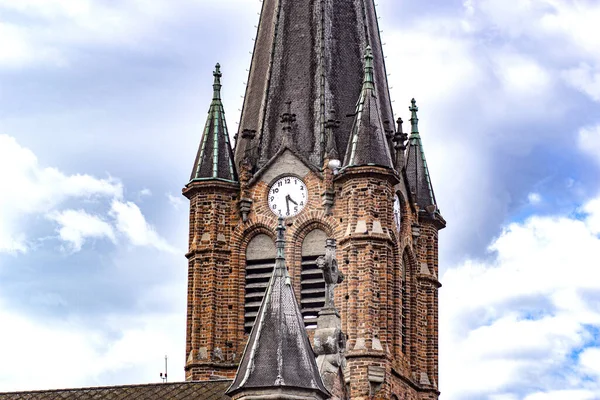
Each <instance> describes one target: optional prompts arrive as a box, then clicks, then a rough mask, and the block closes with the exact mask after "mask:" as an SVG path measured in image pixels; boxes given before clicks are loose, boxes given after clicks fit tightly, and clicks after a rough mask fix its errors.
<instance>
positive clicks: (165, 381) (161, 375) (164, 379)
mask: <svg viewBox="0 0 600 400" xmlns="http://www.w3.org/2000/svg"><path fill="white" fill-rule="evenodd" d="M168 360H169V359H168V357H167V356H165V372H164V374H163V373H162V372H161V373H160V379H161V380H162V382H163V383H167V382H168V380H167V370H168Z"/></svg>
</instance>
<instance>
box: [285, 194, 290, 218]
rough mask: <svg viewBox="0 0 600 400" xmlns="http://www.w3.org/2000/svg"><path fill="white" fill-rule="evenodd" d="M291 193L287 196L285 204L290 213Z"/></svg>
mask: <svg viewBox="0 0 600 400" xmlns="http://www.w3.org/2000/svg"><path fill="white" fill-rule="evenodd" d="M290 200H291V198H290V195H289V194H288V195H287V196H285V205H286V206H287V214H288V215H290Z"/></svg>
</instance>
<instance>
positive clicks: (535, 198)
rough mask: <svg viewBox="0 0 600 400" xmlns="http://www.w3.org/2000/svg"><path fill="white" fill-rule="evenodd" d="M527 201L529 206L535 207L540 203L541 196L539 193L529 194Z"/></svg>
mask: <svg viewBox="0 0 600 400" xmlns="http://www.w3.org/2000/svg"><path fill="white" fill-rule="evenodd" d="M527 201H529V204H531V205H533V206H536V205H538V204H540V203H541V202H542V195H540V194H539V193H529V195H527Z"/></svg>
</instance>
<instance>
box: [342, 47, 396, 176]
mask: <svg viewBox="0 0 600 400" xmlns="http://www.w3.org/2000/svg"><path fill="white" fill-rule="evenodd" d="M373 70H374V68H373V52H372V51H371V48H370V47H367V50H366V52H365V72H364V78H363V86H362V91H361V93H360V97H359V99H358V103H357V104H356V113H355V116H354V123H353V125H352V131H351V134H350V141H349V142H348V149H347V150H346V157H344V164H343V167H344V168H346V167H353V166H361V165H379V166H382V167H388V168H393V166H394V164H393V162H392V157H391V155H390V149H389V146H388V141H387V138H386V132H385V129H384V127H383V122H382V119H381V112H380V110H379V105H378V103H377V95H376V90H375V81H374V79H373Z"/></svg>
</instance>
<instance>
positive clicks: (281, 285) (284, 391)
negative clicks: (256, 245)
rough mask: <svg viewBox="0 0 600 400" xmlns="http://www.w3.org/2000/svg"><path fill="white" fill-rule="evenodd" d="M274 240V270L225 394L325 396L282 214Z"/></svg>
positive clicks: (326, 394) (236, 396) (315, 397)
mask: <svg viewBox="0 0 600 400" xmlns="http://www.w3.org/2000/svg"><path fill="white" fill-rule="evenodd" d="M275 243H276V247H277V256H276V259H275V268H274V270H273V275H272V276H271V280H270V281H269V286H268V287H267V291H266V293H265V297H264V298H263V301H262V304H261V306H260V309H259V311H258V315H257V317H256V322H255V324H254V327H253V328H252V332H251V333H250V338H249V339H248V344H247V345H246V349H245V350H244V354H243V356H242V361H241V363H240V366H239V368H238V371H237V374H236V376H235V379H234V381H233V383H232V385H231V387H230V388H229V389H228V390H227V393H226V394H227V395H229V396H232V397H234V398H236V399H244V398H246V396H247V397H248V398H258V397H256V395H257V394H258V393H259V394H260V395H263V396H266V395H269V394H275V393H276V394H278V395H280V396H281V395H292V394H294V395H297V396H298V398H311V399H327V398H329V397H330V396H329V393H328V392H327V389H326V388H325V386H324V385H323V380H322V379H321V375H320V374H319V370H318V368H317V363H316V359H315V354H314V352H313V350H312V347H311V345H310V342H309V340H308V336H307V335H306V330H305V328H304V320H303V318H302V313H301V312H300V307H299V306H298V301H297V300H296V297H295V295H294V289H293V287H292V283H291V281H290V276H289V275H288V271H287V268H286V265H285V227H284V225H283V219H282V218H280V219H279V223H278V226H277V240H276V241H275ZM308 394H310V395H311V396H310V397H309V396H308ZM302 395H304V397H301V396H302ZM274 398H275V397H274ZM277 398H279V397H277ZM281 398H283V397H281ZM286 398H287V397H286ZM290 398H291V397H290ZM294 398H296V397H294Z"/></svg>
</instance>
